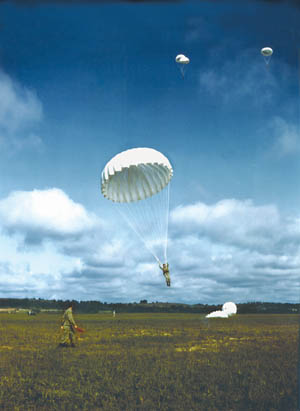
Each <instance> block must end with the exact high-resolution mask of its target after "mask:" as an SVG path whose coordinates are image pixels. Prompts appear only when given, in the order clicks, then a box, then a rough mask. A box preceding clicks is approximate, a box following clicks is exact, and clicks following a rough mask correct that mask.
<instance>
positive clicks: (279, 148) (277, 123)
mask: <svg viewBox="0 0 300 411" xmlns="http://www.w3.org/2000/svg"><path fill="white" fill-rule="evenodd" d="M270 128H271V129H272V131H273V133H275V142H274V145H273V147H272V152H273V153H274V154H275V155H277V156H278V157H286V156H291V155H295V154H299V152H300V135H299V128H298V127H297V126H296V125H295V124H292V123H288V122H287V121H286V120H284V119H283V118H281V117H274V118H273V119H272V121H271V123H270Z"/></svg>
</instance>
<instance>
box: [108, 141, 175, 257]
mask: <svg viewBox="0 0 300 411" xmlns="http://www.w3.org/2000/svg"><path fill="white" fill-rule="evenodd" d="M172 176H173V169H172V166H171V164H170V162H169V160H168V159H167V158H166V157H165V156H164V155H163V154H162V153H160V152H159V151H157V150H154V149H153V148H146V147H142V148H133V149H130V150H126V151H123V152H122V153H119V154H117V155H116V156H115V157H113V158H112V159H111V160H110V161H109V162H108V163H107V164H106V166H105V167H104V169H103V171H102V183H101V191H102V194H103V196H104V197H105V198H107V199H108V200H111V201H112V202H113V203H114V204H115V206H116V208H117V210H118V211H119V212H120V214H121V215H122V216H123V218H124V219H125V220H126V221H127V223H128V225H129V226H130V227H131V228H132V229H133V231H134V232H135V233H136V234H137V236H138V237H139V238H140V239H141V240H142V241H143V243H144V245H145V246H146V248H147V249H148V250H149V251H150V253H151V254H152V255H153V256H154V257H155V259H156V260H157V261H158V262H162V261H164V262H167V243H168V221H169V186H170V185H169V183H170V180H171V178H172Z"/></svg>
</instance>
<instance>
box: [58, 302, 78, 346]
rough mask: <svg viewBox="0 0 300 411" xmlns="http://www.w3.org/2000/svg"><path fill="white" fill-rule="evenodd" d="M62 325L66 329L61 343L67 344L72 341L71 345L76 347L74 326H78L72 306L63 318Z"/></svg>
mask: <svg viewBox="0 0 300 411" xmlns="http://www.w3.org/2000/svg"><path fill="white" fill-rule="evenodd" d="M61 325H62V327H63V330H64V333H63V336H62V338H61V343H60V345H64V346H67V345H68V342H69V341H70V343H71V346H72V347H74V346H75V344H74V342H75V330H74V327H75V326H76V324H75V321H74V318H73V314H72V308H71V307H70V308H68V309H67V310H66V311H65V312H64V315H63V319H62V324H61Z"/></svg>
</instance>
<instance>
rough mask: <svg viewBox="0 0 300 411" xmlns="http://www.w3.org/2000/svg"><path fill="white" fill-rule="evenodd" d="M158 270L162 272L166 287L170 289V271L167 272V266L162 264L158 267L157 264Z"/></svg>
mask: <svg viewBox="0 0 300 411" xmlns="http://www.w3.org/2000/svg"><path fill="white" fill-rule="evenodd" d="M159 268H160V269H161V270H162V272H163V275H164V276H165V279H166V282H167V286H168V287H170V285H171V279H170V271H169V264H168V263H166V264H163V265H160V264H159Z"/></svg>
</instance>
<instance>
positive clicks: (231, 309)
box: [222, 302, 237, 315]
mask: <svg viewBox="0 0 300 411" xmlns="http://www.w3.org/2000/svg"><path fill="white" fill-rule="evenodd" d="M222 311H224V312H226V313H227V314H228V315H232V314H236V313H237V306H236V305H235V304H234V303H232V302H228V303H225V304H223V307H222Z"/></svg>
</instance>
